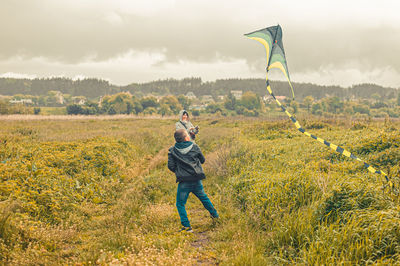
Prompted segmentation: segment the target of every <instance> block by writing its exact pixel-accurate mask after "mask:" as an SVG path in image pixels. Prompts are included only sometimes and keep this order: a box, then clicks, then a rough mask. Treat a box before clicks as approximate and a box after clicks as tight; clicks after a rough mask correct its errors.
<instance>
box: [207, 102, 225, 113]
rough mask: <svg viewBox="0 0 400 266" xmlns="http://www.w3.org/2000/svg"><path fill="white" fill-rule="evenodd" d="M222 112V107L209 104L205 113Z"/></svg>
mask: <svg viewBox="0 0 400 266" xmlns="http://www.w3.org/2000/svg"><path fill="white" fill-rule="evenodd" d="M218 111H219V112H222V106H221V105H220V104H217V103H210V104H209V105H207V107H206V112H207V113H211V114H215V113H216V112H218Z"/></svg>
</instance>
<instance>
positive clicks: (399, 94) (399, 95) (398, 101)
mask: <svg viewBox="0 0 400 266" xmlns="http://www.w3.org/2000/svg"><path fill="white" fill-rule="evenodd" d="M397 105H398V106H400V92H399V93H398V94H397Z"/></svg>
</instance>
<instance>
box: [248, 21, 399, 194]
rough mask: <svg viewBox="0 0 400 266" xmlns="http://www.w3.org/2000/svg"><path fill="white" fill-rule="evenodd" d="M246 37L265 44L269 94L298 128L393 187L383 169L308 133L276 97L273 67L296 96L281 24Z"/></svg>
mask: <svg viewBox="0 0 400 266" xmlns="http://www.w3.org/2000/svg"><path fill="white" fill-rule="evenodd" d="M245 36H246V37H248V38H250V39H253V40H256V41H259V42H260V43H262V44H263V45H264V46H265V50H266V54H267V77H266V83H267V90H268V92H269V94H270V95H271V96H272V97H273V98H274V100H275V101H276V103H277V104H278V106H279V107H281V109H282V111H283V112H285V114H286V115H287V116H288V117H289V118H290V120H291V121H292V122H293V123H294V124H295V126H296V128H297V130H299V131H300V132H301V133H303V134H304V135H306V136H309V137H311V138H313V139H314V140H316V141H318V142H320V143H322V144H325V145H326V146H328V147H330V148H331V149H332V150H334V151H336V152H338V153H340V154H343V155H344V156H346V157H349V158H353V159H355V160H357V161H359V162H362V163H363V164H364V166H365V167H366V168H367V169H368V170H369V171H370V172H372V173H376V174H380V175H382V176H384V177H385V179H386V181H387V182H388V184H389V186H390V187H391V188H393V183H392V182H391V181H390V180H389V178H388V176H387V174H385V173H384V172H383V171H381V170H376V169H375V168H374V167H372V166H371V165H369V164H368V163H366V162H364V161H362V160H361V159H360V158H358V157H357V156H355V155H354V154H352V153H351V152H349V151H347V150H345V149H343V148H342V147H339V146H337V145H335V144H333V143H330V142H328V141H326V140H324V139H321V138H319V137H317V136H314V135H313V134H310V133H308V132H307V131H305V130H304V128H303V127H302V126H301V125H300V124H299V122H298V121H297V120H296V118H294V117H293V115H292V114H290V113H289V112H288V111H287V110H286V107H285V106H283V105H282V103H281V102H279V100H278V99H277V98H276V97H275V95H274V93H273V92H272V90H271V86H270V84H269V80H268V71H269V70H270V69H272V68H278V69H280V70H281V71H282V72H283V74H284V75H285V77H286V78H287V80H288V82H289V85H290V88H291V89H292V95H293V98H294V92H293V86H292V83H291V82H290V77H289V71H288V67H287V62H286V56H285V50H284V48H283V42H282V28H281V26H279V25H277V26H272V27H268V28H265V29H261V30H257V31H254V32H251V33H247V34H245Z"/></svg>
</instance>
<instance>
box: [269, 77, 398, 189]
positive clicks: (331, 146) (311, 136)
mask: <svg viewBox="0 0 400 266" xmlns="http://www.w3.org/2000/svg"><path fill="white" fill-rule="evenodd" d="M266 81H267V90H268V92H269V94H270V95H271V96H272V98H274V100H275V101H276V103H277V104H278V106H279V107H280V108H281V109H282V111H283V112H284V113H285V114H286V115H287V116H288V117H289V118H290V120H291V121H292V122H293V123H294V125H295V126H296V128H297V130H298V131H300V132H301V133H303V134H304V135H306V136H309V137H310V138H312V139H314V140H316V141H318V142H320V143H322V144H325V145H326V146H328V147H330V148H331V149H332V150H334V151H336V152H338V153H340V154H343V155H344V156H346V157H349V158H352V159H355V160H357V161H359V162H361V163H363V164H364V167H365V168H367V169H368V170H369V171H370V172H371V173H374V174H379V175H382V176H383V177H385V180H386V181H387V182H388V185H389V187H390V188H393V183H392V181H390V180H389V178H388V176H387V175H386V174H385V173H384V172H383V171H381V170H376V169H375V168H374V167H372V166H371V165H369V164H367V163H366V162H364V161H363V160H361V159H360V158H358V157H357V156H355V155H354V154H352V153H351V152H349V151H347V150H345V149H343V148H342V147H340V146H337V145H335V144H333V143H330V142H328V141H326V140H324V139H321V138H319V137H317V136H315V135H313V134H310V133H308V132H307V131H305V130H304V128H303V127H302V126H301V125H300V124H299V122H298V121H297V120H296V118H294V117H293V115H292V114H290V113H289V112H288V111H287V109H286V108H285V106H283V105H282V104H281V103H280V102H279V100H278V99H277V98H276V97H275V95H274V93H273V92H272V90H271V86H270V85H269V80H268V74H267V78H266Z"/></svg>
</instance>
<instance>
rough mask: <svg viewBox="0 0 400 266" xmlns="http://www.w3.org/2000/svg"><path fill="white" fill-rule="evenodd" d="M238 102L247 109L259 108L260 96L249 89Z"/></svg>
mask: <svg viewBox="0 0 400 266" xmlns="http://www.w3.org/2000/svg"><path fill="white" fill-rule="evenodd" d="M240 104H241V105H242V106H243V107H245V108H246V109H248V110H257V109H260V108H261V102H260V97H258V96H257V95H256V94H255V93H254V92H251V91H247V92H245V93H243V95H242V99H240Z"/></svg>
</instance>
